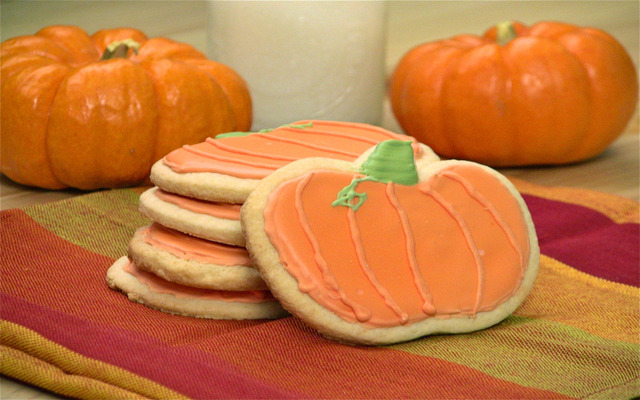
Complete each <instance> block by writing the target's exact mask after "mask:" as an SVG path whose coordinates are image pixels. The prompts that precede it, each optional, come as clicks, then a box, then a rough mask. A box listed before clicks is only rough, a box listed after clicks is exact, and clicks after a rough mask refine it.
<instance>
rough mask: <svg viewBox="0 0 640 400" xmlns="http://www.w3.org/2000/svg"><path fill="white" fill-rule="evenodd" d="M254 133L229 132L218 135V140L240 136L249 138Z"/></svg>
mask: <svg viewBox="0 0 640 400" xmlns="http://www.w3.org/2000/svg"><path fill="white" fill-rule="evenodd" d="M252 133H254V132H227V133H221V134H219V135H216V137H215V138H216V139H222V138H226V137H240V136H247V135H250V134H252Z"/></svg>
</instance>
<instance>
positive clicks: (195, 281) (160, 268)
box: [128, 223, 266, 290]
mask: <svg viewBox="0 0 640 400" xmlns="http://www.w3.org/2000/svg"><path fill="white" fill-rule="evenodd" d="M128 255H129V257H130V258H131V259H132V260H133V261H134V262H135V263H136V265H137V266H138V267H139V268H141V269H144V270H146V271H149V272H151V273H153V274H155V275H157V276H159V277H160V278H162V279H164V280H167V281H170V282H174V283H177V284H180V285H186V286H191V287H197V288H203V289H218V290H264V289H266V285H265V283H264V281H263V280H262V278H261V277H260V273H259V272H258V270H256V269H255V268H253V266H252V261H251V258H250V257H249V253H247V250H246V249H245V248H244V247H237V246H229V245H225V244H222V243H216V242H211V241H207V240H204V239H200V238H196V237H193V236H189V235H186V234H184V233H181V232H178V231H176V230H173V229H170V228H166V227H163V226H162V225H159V224H158V223H153V224H151V225H149V226H144V227H141V228H139V229H138V230H137V231H136V233H135V234H134V235H133V238H132V239H131V241H130V242H129V249H128Z"/></svg>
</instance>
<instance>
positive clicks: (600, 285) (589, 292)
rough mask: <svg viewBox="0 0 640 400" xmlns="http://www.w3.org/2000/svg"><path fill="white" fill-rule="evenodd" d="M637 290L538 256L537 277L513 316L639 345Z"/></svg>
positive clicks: (638, 295) (639, 320) (639, 300)
mask: <svg viewBox="0 0 640 400" xmlns="http://www.w3.org/2000/svg"><path fill="white" fill-rule="evenodd" d="M639 305H640V289H638V288H635V287H633V286H627V285H624V284H621V283H615V282H611V281H608V280H605V279H601V278H597V277H595V276H592V275H589V274H586V273H584V272H581V271H578V270H576V269H574V268H572V267H570V266H568V265H566V264H563V263H561V262H560V261H557V260H555V259H553V258H551V257H547V256H545V255H541V257H540V269H539V272H538V277H537V279H536V282H535V284H534V286H533V289H532V290H531V293H530V294H529V296H528V297H527V298H526V299H525V301H524V302H523V303H522V305H521V306H520V307H519V308H518V309H517V310H516V312H515V315H519V316H522V317H527V318H533V319H544V320H548V321H555V322H561V323H563V324H567V325H571V326H573V327H576V328H579V329H582V330H584V331H585V332H589V333H592V334H594V335H598V336H600V337H603V338H607V339H611V340H618V341H624V342H628V343H635V344H640V306H639Z"/></svg>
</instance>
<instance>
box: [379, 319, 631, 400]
mask: <svg viewBox="0 0 640 400" xmlns="http://www.w3.org/2000/svg"><path fill="white" fill-rule="evenodd" d="M389 347H390V348H393V349H396V350H401V351H406V352H409V353H412V354H419V355H423V356H429V357H436V358H440V359H444V360H447V361H452V362H456V363H460V364H463V365H466V366H468V367H471V368H475V369H478V370H481V371H483V372H485V373H487V374H489V375H491V376H494V377H497V378H501V379H504V380H507V381H510V382H514V383H518V384H520V385H523V386H528V387H535V388H538V389H544V390H551V391H554V392H557V393H562V394H565V395H567V396H571V397H577V398H588V397H590V396H595V397H600V398H611V397H610V396H609V395H610V394H614V393H615V394H616V395H615V396H614V397H615V398H630V397H633V396H635V395H637V394H638V393H640V358H639V357H638V354H639V351H640V346H638V345H636V344H632V343H626V342H618V341H614V340H609V339H604V338H601V337H599V336H596V335H593V334H590V333H588V332H585V331H582V330H580V329H577V328H574V327H571V326H568V325H564V324H560V323H555V322H550V321H545V320H541V319H535V320H534V319H528V318H523V317H517V316H511V317H509V318H507V319H506V320H504V321H503V322H502V323H500V324H498V325H496V326H494V327H492V328H491V329H486V330H482V331H478V332H474V333H470V334H464V335H439V336H432V337H430V338H426V339H422V340H416V341H413V342H408V343H402V344H398V345H394V346H389ZM602 388H607V389H606V390H604V391H603V389H602ZM618 396H620V397H618Z"/></svg>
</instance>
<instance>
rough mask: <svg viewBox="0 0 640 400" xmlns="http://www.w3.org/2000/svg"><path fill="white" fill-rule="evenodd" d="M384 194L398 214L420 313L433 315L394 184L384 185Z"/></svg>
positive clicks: (433, 311)
mask: <svg viewBox="0 0 640 400" xmlns="http://www.w3.org/2000/svg"><path fill="white" fill-rule="evenodd" d="M385 193H386V195H387V199H388V200H389V203H391V206H392V207H393V208H394V209H395V211H396V213H397V214H398V219H399V220H400V225H401V227H402V233H403V236H404V238H405V254H406V256H407V262H408V264H409V269H410V270H411V275H412V276H413V283H414V285H415V287H416V290H417V291H418V294H419V295H420V297H421V298H422V301H423V303H422V307H421V308H422V311H424V312H425V314H427V315H435V314H436V312H437V310H436V308H435V306H434V304H433V296H432V295H431V291H430V290H429V286H428V285H427V282H426V280H425V279H424V276H423V275H422V272H421V271H420V266H419V263H418V260H417V258H416V249H415V237H414V235H413V231H412V229H411V224H410V223H409V218H408V216H407V213H406V211H405V209H404V208H403V207H402V204H400V201H399V199H398V197H397V196H396V193H395V183H394V182H389V183H387V184H386V189H385Z"/></svg>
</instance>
